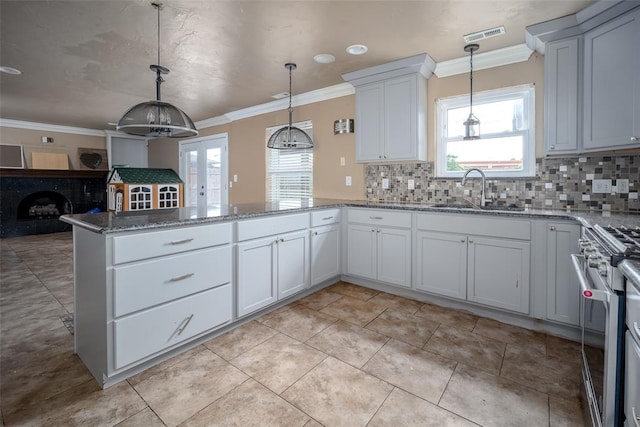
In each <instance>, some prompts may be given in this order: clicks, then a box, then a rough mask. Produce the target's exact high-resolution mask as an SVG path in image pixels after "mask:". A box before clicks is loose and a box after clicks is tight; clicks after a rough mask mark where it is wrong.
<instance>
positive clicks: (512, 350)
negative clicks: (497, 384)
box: [500, 344, 582, 398]
mask: <svg viewBox="0 0 640 427" xmlns="http://www.w3.org/2000/svg"><path fill="white" fill-rule="evenodd" d="M500 376H501V377H504V378H509V379H511V380H513V381H515V382H517V383H520V384H523V385H526V386H528V387H531V388H532V389H534V390H538V391H541V392H543V393H548V394H550V395H552V396H559V397H566V398H578V397H579V396H580V384H581V381H582V373H581V370H580V365H578V364H576V363H568V362H567V361H565V360H564V359H558V358H553V357H547V356H543V355H540V354H537V353H531V352H530V351H529V348H528V347H521V346H519V345H517V344H508V345H507V349H506V351H505V356H504V362H503V363H502V369H501V371H500Z"/></svg>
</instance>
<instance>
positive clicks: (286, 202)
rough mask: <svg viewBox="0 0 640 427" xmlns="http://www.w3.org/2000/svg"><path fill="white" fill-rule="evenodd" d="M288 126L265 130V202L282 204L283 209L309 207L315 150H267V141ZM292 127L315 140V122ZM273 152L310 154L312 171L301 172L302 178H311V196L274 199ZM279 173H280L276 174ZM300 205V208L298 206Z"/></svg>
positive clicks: (310, 189) (272, 127)
mask: <svg viewBox="0 0 640 427" xmlns="http://www.w3.org/2000/svg"><path fill="white" fill-rule="evenodd" d="M285 126H288V123H287V124H284V125H278V126H270V127H268V128H266V130H265V150H266V151H265V200H266V201H267V202H268V203H272V202H277V203H281V204H282V207H287V206H289V207H304V206H306V205H307V203H309V201H310V200H312V199H313V157H314V156H313V148H303V149H301V148H294V149H290V150H287V149H274V148H266V144H267V141H269V138H270V137H271V135H273V134H274V133H275V132H277V131H278V130H279V129H281V128H283V127H285ZM292 126H294V127H297V128H299V129H301V130H303V131H305V132H306V133H307V134H308V135H309V136H310V137H311V139H312V140H313V122H312V121H311V120H305V121H302V122H296V123H292ZM273 151H276V152H277V153H278V154H280V153H282V152H294V151H298V152H304V153H305V154H308V155H309V156H310V159H311V161H310V163H311V168H310V170H304V169H301V170H300V176H302V175H305V176H308V178H309V194H308V197H302V198H301V199H296V200H294V199H282V198H279V199H275V198H273V197H272V196H273V190H272V188H271V183H272V179H271V173H272V172H271V169H270V164H271V156H272V155H273V154H274V153H272V152H273ZM276 173H278V172H276ZM290 173H291V172H280V174H283V175H284V174H290ZM298 205H300V206H298Z"/></svg>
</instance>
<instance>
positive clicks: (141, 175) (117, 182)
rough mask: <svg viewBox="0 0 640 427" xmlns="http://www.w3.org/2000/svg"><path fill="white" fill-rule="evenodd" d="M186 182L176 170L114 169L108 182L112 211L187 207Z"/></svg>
mask: <svg viewBox="0 0 640 427" xmlns="http://www.w3.org/2000/svg"><path fill="white" fill-rule="evenodd" d="M183 191H184V183H183V182H182V180H181V179H180V177H179V176H178V174H176V173H175V172H174V171H173V170H172V169H147V168H124V167H122V168H120V167H117V168H114V169H113V170H112V171H111V173H110V174H109V178H108V179H107V195H108V197H107V200H108V202H107V209H108V210H109V212H121V211H142V210H147V209H169V208H178V207H181V206H183Z"/></svg>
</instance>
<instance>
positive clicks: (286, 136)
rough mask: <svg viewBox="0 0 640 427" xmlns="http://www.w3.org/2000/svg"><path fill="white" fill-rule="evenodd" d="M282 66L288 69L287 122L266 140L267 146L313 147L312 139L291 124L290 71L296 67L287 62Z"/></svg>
mask: <svg viewBox="0 0 640 427" xmlns="http://www.w3.org/2000/svg"><path fill="white" fill-rule="evenodd" d="M284 68H286V69H287V70H289V124H288V125H287V126H283V127H281V128H280V129H278V130H277V131H276V132H275V133H274V134H273V135H271V138H269V142H267V148H276V149H285V150H287V149H288V150H291V149H302V148H313V141H312V140H311V138H310V137H309V135H307V133H306V132H305V131H303V130H302V129H300V128H297V127H295V126H293V125H292V119H291V116H292V113H293V108H292V107H291V71H292V70H295V69H296V68H297V66H296V64H293V63H291V62H288V63H286V64H284Z"/></svg>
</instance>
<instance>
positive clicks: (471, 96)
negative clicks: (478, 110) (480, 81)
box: [469, 49, 474, 115]
mask: <svg viewBox="0 0 640 427" xmlns="http://www.w3.org/2000/svg"><path fill="white" fill-rule="evenodd" d="M473 50H474V49H471V59H470V60H469V67H470V68H469V69H470V72H469V86H470V90H471V93H470V94H469V103H470V104H469V113H470V114H471V115H473Z"/></svg>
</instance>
